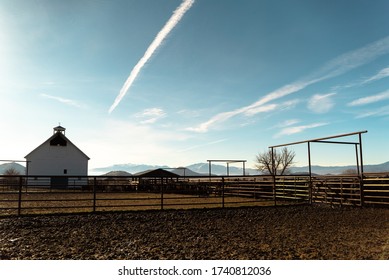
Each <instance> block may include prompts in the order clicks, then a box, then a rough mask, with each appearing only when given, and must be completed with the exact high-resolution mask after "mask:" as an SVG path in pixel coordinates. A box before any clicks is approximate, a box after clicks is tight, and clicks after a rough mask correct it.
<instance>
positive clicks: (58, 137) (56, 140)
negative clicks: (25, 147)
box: [24, 131, 90, 160]
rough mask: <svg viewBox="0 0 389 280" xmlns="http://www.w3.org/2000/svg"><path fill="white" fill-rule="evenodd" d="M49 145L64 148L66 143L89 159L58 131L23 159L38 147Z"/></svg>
mask: <svg viewBox="0 0 389 280" xmlns="http://www.w3.org/2000/svg"><path fill="white" fill-rule="evenodd" d="M48 142H49V143H50V145H54V146H56V145H59V146H66V145H67V144H68V143H69V144H71V145H72V146H74V147H75V148H76V149H77V150H78V151H79V152H80V153H81V154H82V155H84V156H85V157H86V158H87V159H88V160H89V159H90V158H89V157H88V156H87V155H86V154H85V153H84V152H83V151H81V150H80V149H79V148H78V147H77V146H76V145H74V144H73V143H72V141H70V140H69V139H68V138H67V137H66V136H65V135H64V134H62V133H61V132H60V131H58V132H56V133H54V134H53V135H52V136H51V137H50V138H49V139H47V140H46V141H45V142H43V143H42V144H40V145H39V146H38V147H36V148H35V149H34V150H32V151H31V152H30V153H29V154H28V155H26V156H25V157H24V158H28V157H29V156H30V155H31V154H32V153H33V152H35V151H36V150H38V149H39V148H40V147H42V146H43V145H45V144H46V143H48Z"/></svg>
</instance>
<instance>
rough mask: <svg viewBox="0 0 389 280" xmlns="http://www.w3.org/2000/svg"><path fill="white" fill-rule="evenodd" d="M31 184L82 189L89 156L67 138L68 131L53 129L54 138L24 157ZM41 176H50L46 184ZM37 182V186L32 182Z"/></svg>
mask: <svg viewBox="0 0 389 280" xmlns="http://www.w3.org/2000/svg"><path fill="white" fill-rule="evenodd" d="M25 159H26V161H27V175H29V176H35V178H34V179H31V178H30V179H29V185H38V184H43V185H50V186H53V185H56V186H60V187H68V186H72V185H73V186H76V185H77V186H80V185H83V183H82V181H83V182H86V178H80V177H83V176H87V175H88V161H89V157H88V156H87V155H86V154H85V153H84V152H82V151H81V150H80V149H79V148H77V146H76V145H74V144H73V143H72V142H71V141H70V140H69V139H68V138H67V137H66V136H65V128H64V127H62V126H57V127H54V132H53V135H52V136H51V137H50V138H49V139H47V140H46V141H45V142H43V143H42V144H41V145H39V146H38V147H37V148H35V149H34V150H33V151H31V152H30V153H29V154H28V155H26V156H25ZM41 176H45V177H46V176H48V177H49V178H50V179H48V178H46V180H45V183H42V180H43V179H39V177H41ZM34 180H35V183H34V182H33V181H34Z"/></svg>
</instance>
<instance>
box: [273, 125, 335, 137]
mask: <svg viewBox="0 0 389 280" xmlns="http://www.w3.org/2000/svg"><path fill="white" fill-rule="evenodd" d="M324 125H328V123H313V124H309V125H300V126H291V127H286V128H283V129H282V130H281V131H280V132H279V133H277V134H276V135H274V138H279V137H281V136H284V135H292V134H296V133H301V132H303V131H304V130H307V129H311V128H316V127H320V126H324Z"/></svg>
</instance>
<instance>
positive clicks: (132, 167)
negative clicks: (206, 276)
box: [91, 161, 389, 176]
mask: <svg viewBox="0 0 389 280" xmlns="http://www.w3.org/2000/svg"><path fill="white" fill-rule="evenodd" d="M363 167H364V172H368V173H379V172H389V161H388V162H385V163H381V164H365V165H364V166H363ZM157 168H164V169H168V170H169V171H172V172H174V173H177V174H179V175H181V176H182V175H184V170H185V175H186V176H198V175H208V174H209V165H208V163H196V164H192V165H189V166H185V167H179V168H169V167H168V166H166V165H162V166H161V165H145V164H141V165H137V164H131V163H130V164H117V165H112V166H107V167H102V168H95V169H93V170H91V171H92V172H93V173H99V174H103V173H107V172H110V171H119V170H120V171H127V172H129V173H131V174H135V173H138V172H141V171H145V170H150V169H157ZM308 170H309V169H308V166H303V167H291V168H290V172H291V173H292V174H302V173H308ZM348 170H355V171H356V166H355V165H346V166H319V165H313V166H312V173H315V174H318V175H326V174H333V175H337V174H342V173H343V172H345V171H348ZM211 172H212V174H214V175H227V166H225V165H220V164H212V166H211ZM229 174H230V175H243V168H242V167H236V166H230V167H229ZM245 174H246V175H258V174H260V173H259V171H258V170H257V169H253V168H246V169H245Z"/></svg>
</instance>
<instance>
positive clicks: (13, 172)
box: [4, 167, 20, 176]
mask: <svg viewBox="0 0 389 280" xmlns="http://www.w3.org/2000/svg"><path fill="white" fill-rule="evenodd" d="M4 175H10V176H17V175H20V172H19V171H17V170H16V169H15V168H13V167H10V168H8V169H6V170H5V171H4Z"/></svg>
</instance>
